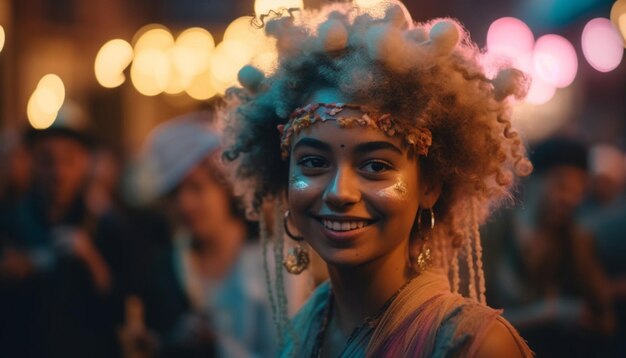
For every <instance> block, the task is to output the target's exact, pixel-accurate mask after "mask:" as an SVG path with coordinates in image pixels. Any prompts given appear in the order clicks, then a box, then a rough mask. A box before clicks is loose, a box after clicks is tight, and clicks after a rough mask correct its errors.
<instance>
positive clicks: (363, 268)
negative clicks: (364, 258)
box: [328, 242, 411, 335]
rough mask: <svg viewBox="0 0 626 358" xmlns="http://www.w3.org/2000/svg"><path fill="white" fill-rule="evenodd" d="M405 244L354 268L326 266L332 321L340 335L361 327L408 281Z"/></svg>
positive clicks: (408, 272) (407, 260)
mask: <svg viewBox="0 0 626 358" xmlns="http://www.w3.org/2000/svg"><path fill="white" fill-rule="evenodd" d="M408 264H409V255H408V242H407V244H406V245H400V246H399V247H397V248H396V249H395V250H394V251H393V252H390V253H388V254H386V255H384V256H381V257H379V258H377V259H375V260H374V261H371V262H368V263H366V264H363V265H359V266H357V267H345V266H344V267H338V266H332V265H329V267H328V269H329V274H330V280H331V283H332V288H333V297H334V302H333V303H334V305H335V309H334V311H333V317H332V320H334V321H335V322H334V323H335V324H334V326H335V327H338V328H339V329H340V330H341V331H342V332H343V333H344V334H346V335H349V334H350V333H351V332H352V330H353V329H354V328H356V327H359V326H360V325H362V324H363V322H364V321H365V319H366V318H367V317H371V316H373V315H374V314H376V313H377V311H378V310H379V309H380V308H381V307H382V306H383V305H384V304H385V302H387V300H388V299H389V298H390V297H391V296H393V294H394V293H395V292H396V291H398V290H399V289H400V288H401V287H402V286H403V285H404V284H405V283H406V281H407V280H409V278H410V277H411V274H410V270H409V269H408Z"/></svg>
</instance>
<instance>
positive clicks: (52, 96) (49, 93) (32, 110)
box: [26, 73, 65, 129]
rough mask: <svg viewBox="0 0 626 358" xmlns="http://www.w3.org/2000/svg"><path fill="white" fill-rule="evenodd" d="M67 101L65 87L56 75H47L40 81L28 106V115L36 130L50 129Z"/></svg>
mask: <svg viewBox="0 0 626 358" xmlns="http://www.w3.org/2000/svg"><path fill="white" fill-rule="evenodd" d="M64 101H65V85H64V84H63V81H62V80H61V78H60V77H59V76H57V75H55V74H52V73H51V74H47V75H45V76H43V77H42V78H41V80H39V83H38V84H37V87H36V88H35V91H34V92H33V94H32V95H31V96H30V98H29V100H28V104H27V106H26V114H27V116H28V121H29V123H30V124H31V126H32V127H33V128H35V129H45V128H48V127H50V126H51V125H52V124H53V123H54V120H55V119H56V117H57V113H58V112H59V109H61V106H62V105H63V102H64Z"/></svg>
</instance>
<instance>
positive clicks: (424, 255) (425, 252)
mask: <svg viewBox="0 0 626 358" xmlns="http://www.w3.org/2000/svg"><path fill="white" fill-rule="evenodd" d="M422 210H423V209H422V208H421V207H420V208H419V209H418V210H417V231H418V233H420V236H421V237H422V241H423V244H422V249H421V250H420V253H419V254H418V255H417V269H418V272H420V273H421V272H424V271H426V270H427V269H428V268H429V267H430V266H431V264H432V255H431V252H430V247H429V246H430V245H429V244H428V241H429V239H430V236H429V235H428V233H426V234H422ZM427 210H428V211H430V228H429V230H430V231H432V229H433V228H434V227H435V212H434V211H433V209H432V208H428V209H427Z"/></svg>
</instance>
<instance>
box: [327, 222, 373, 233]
mask: <svg viewBox="0 0 626 358" xmlns="http://www.w3.org/2000/svg"><path fill="white" fill-rule="evenodd" d="M322 224H323V225H324V227H325V228H327V229H330V230H333V231H350V230H355V229H360V228H362V227H364V226H367V225H369V224H368V223H367V222H366V221H334V220H326V219H323V220H322Z"/></svg>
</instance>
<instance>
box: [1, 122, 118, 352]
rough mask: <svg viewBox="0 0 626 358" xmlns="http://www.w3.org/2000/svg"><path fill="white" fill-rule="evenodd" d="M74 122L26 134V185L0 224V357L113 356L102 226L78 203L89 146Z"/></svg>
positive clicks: (109, 282)
mask: <svg viewBox="0 0 626 358" xmlns="http://www.w3.org/2000/svg"><path fill="white" fill-rule="evenodd" d="M75 124H76V123H74V122H73V121H70V120H65V118H59V119H57V121H56V122H55V124H54V125H53V126H52V127H50V128H48V129H45V130H35V129H31V130H30V131H29V132H28V133H27V135H26V144H27V149H28V151H29V152H30V154H31V155H32V175H33V177H32V185H31V187H30V188H29V190H28V192H27V193H26V194H25V195H24V197H23V198H21V199H20V200H18V201H17V202H16V203H15V204H14V205H13V206H12V207H11V208H10V209H9V210H5V211H4V213H3V214H2V220H0V222H1V224H0V237H1V238H2V240H3V241H4V242H5V243H6V245H4V247H3V250H2V252H1V253H0V286H1V287H2V296H3V301H4V302H3V306H2V307H1V308H0V309H1V310H2V311H1V312H0V315H1V316H2V319H1V320H0V321H2V324H1V326H0V330H1V331H2V332H1V334H0V346H1V347H2V349H3V351H2V352H0V355H2V354H7V355H8V356H12V355H15V356H25V357H28V356H47V357H68V356H90V357H109V356H111V355H114V354H115V352H116V341H115V335H114V324H115V323H114V319H113V317H114V315H113V314H111V312H113V309H114V308H113V307H114V304H113V301H112V291H113V285H114V278H113V275H112V271H111V267H110V266H109V257H107V256H106V255H105V254H104V251H103V250H105V248H104V247H105V246H106V245H108V244H109V242H108V240H107V239H106V238H105V237H104V236H103V235H102V232H103V229H105V226H106V225H107V224H104V223H103V221H102V217H101V215H99V214H98V213H94V212H92V211H91V210H90V209H89V207H88V205H87V203H86V198H85V194H86V192H85V189H86V186H87V184H88V181H89V173H90V168H91V160H92V157H91V153H92V145H93V141H92V140H91V139H90V137H89V136H88V135H87V134H86V132H85V131H84V130H83V128H81V127H80V126H76V125H75Z"/></svg>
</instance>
